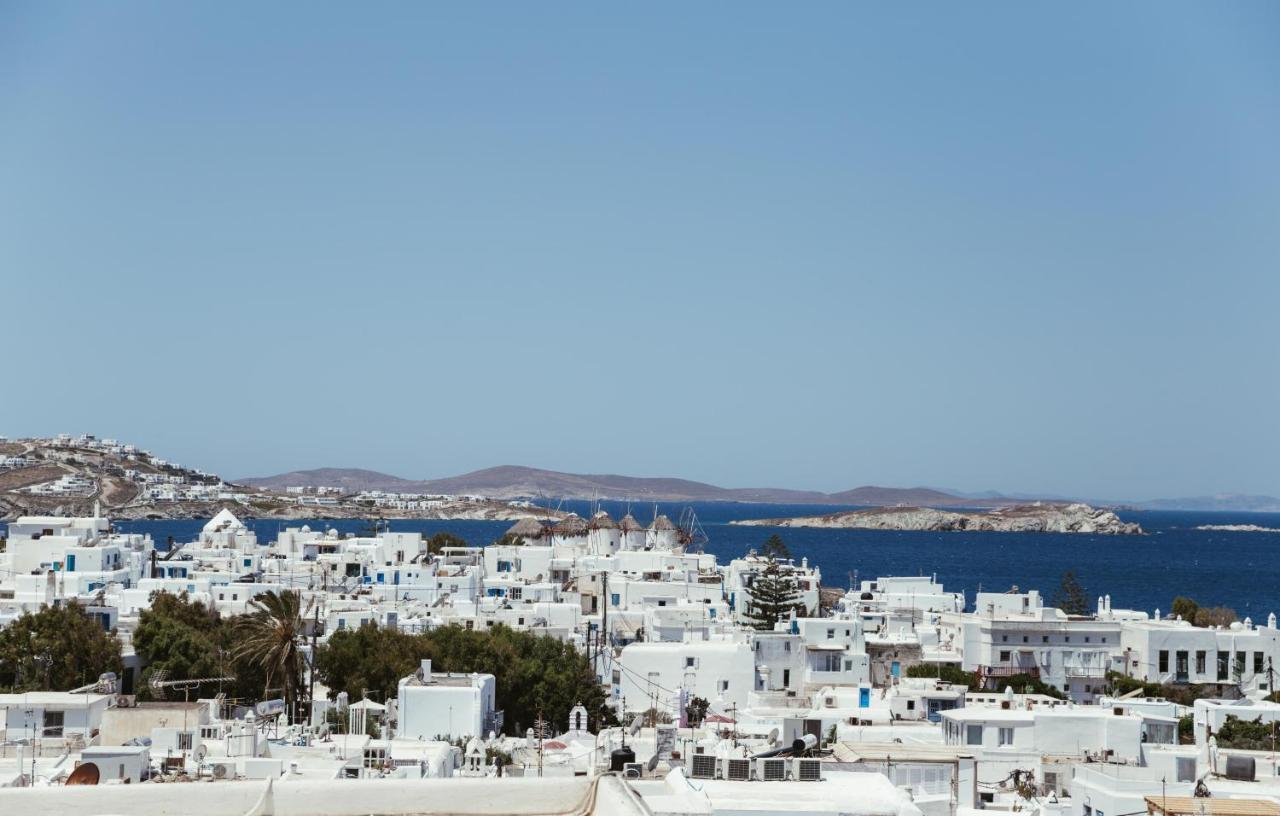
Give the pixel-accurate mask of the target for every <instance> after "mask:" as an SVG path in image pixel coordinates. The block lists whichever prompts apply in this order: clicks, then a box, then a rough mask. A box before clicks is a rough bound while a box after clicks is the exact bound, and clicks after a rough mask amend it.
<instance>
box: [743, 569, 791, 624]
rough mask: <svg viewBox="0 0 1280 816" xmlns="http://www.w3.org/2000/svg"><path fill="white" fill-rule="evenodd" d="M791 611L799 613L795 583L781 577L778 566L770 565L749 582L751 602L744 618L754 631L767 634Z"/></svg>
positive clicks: (787, 577)
mask: <svg viewBox="0 0 1280 816" xmlns="http://www.w3.org/2000/svg"><path fill="white" fill-rule="evenodd" d="M793 609H794V610H796V611H797V612H799V611H801V607H800V590H799V588H798V587H797V586H796V581H795V579H794V578H792V577H791V576H789V575H783V574H782V572H781V571H780V570H779V569H778V565H777V564H776V563H772V564H770V565H769V566H768V567H766V568H765V570H764V572H761V573H760V574H759V575H757V576H756V578H755V580H754V581H752V582H751V601H750V603H749V604H748V606H747V614H746V617H747V618H748V619H749V620H750V621H751V625H752V626H754V627H755V628H756V629H759V630H761V631H765V632H767V631H770V630H772V629H773V627H774V624H776V623H777V622H778V621H780V620H782V619H783V618H785V617H787V616H788V615H790V614H791V611H792V610H793Z"/></svg>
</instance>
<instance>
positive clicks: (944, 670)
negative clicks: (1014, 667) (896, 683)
mask: <svg viewBox="0 0 1280 816" xmlns="http://www.w3.org/2000/svg"><path fill="white" fill-rule="evenodd" d="M907 677H936V678H938V679H939V680H942V681H943V682H946V683H951V684H952V685H957V686H966V687H967V688H968V689H969V690H970V691H976V690H978V689H979V688H980V686H979V684H978V676H977V675H976V674H975V673H973V672H967V671H965V670H963V669H961V668H960V667H959V666H956V665H954V664H946V663H934V664H928V663H920V664H917V665H915V666H908V667H907ZM988 682H989V683H990V684H992V685H991V686H990V688H991V689H993V690H995V691H1004V690H1005V689H1007V688H1012V689H1013V690H1014V693H1016V694H1043V695H1045V696H1046V697H1053V698H1054V699H1057V700H1065V699H1066V695H1065V694H1063V693H1062V691H1061V690H1060V689H1058V688H1057V687H1056V686H1051V685H1049V684H1048V683H1045V682H1044V681H1042V680H1039V679H1037V678H1035V677H1032V676H1031V675H1028V674H1015V675H1011V676H1009V677H993V678H988Z"/></svg>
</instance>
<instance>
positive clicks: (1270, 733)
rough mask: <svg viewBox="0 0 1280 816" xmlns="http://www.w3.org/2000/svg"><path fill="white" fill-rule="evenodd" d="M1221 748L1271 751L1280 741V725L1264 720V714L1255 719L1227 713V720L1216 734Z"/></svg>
mask: <svg viewBox="0 0 1280 816" xmlns="http://www.w3.org/2000/svg"><path fill="white" fill-rule="evenodd" d="M1214 736H1215V737H1217V738H1218V747H1219V748H1237V749H1240V750H1244V751H1269V750H1271V749H1272V748H1274V747H1275V745H1276V744H1277V743H1278V742H1280V726H1277V724H1276V723H1275V722H1265V723H1264V722H1263V721H1262V715H1258V717H1257V718H1255V719H1253V720H1242V719H1240V718H1239V717H1236V716H1233V715H1227V720H1226V722H1224V723H1223V724H1222V726H1221V727H1220V728H1219V729H1218V730H1217V732H1216V733H1215V734H1214Z"/></svg>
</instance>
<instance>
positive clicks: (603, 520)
mask: <svg viewBox="0 0 1280 816" xmlns="http://www.w3.org/2000/svg"><path fill="white" fill-rule="evenodd" d="M591 529H593V530H616V529H618V523H617V522H616V521H614V520H613V519H611V518H609V514H608V513H606V512H605V511H603V510H601V511H600V512H599V513H596V514H595V515H594V516H592V517H591Z"/></svg>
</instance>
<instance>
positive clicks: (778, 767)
mask: <svg viewBox="0 0 1280 816" xmlns="http://www.w3.org/2000/svg"><path fill="white" fill-rule="evenodd" d="M786 778H787V761H786V760H785V759H783V758H781V757H769V758H768V759H761V760H757V764H756V779H759V780H761V781H763V782H782V781H784V780H785V779H786Z"/></svg>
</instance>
